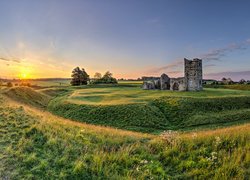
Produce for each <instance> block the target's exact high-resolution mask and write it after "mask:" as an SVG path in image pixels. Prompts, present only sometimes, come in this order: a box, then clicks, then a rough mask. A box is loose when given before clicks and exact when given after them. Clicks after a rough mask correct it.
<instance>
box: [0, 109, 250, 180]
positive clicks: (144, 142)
mask: <svg viewBox="0 0 250 180" xmlns="http://www.w3.org/2000/svg"><path fill="white" fill-rule="evenodd" d="M0 126H1V128H0V129H1V133H0V135H1V144H0V147H1V148H0V151H1V153H0V154H1V156H0V157H1V158H0V178H5V179H6V178H7V179H8V178H10V179H212V178H214V179H249V177H250V169H249V167H250V148H249V147H250V125H249V124H246V125H241V126H236V127H231V128H224V129H218V130H213V131H200V132H191V133H176V132H165V133H163V134H162V135H161V136H159V137H156V136H151V135H147V134H140V133H132V132H127V131H120V130H115V129H111V128H104V127H98V126H90V125H85V124H81V123H77V122H73V121H68V120H65V119H62V118H58V117H56V116H53V115H51V114H49V113H47V112H42V111H39V110H34V109H32V108H27V107H26V106H24V107H20V106H17V107H8V106H1V107H0Z"/></svg>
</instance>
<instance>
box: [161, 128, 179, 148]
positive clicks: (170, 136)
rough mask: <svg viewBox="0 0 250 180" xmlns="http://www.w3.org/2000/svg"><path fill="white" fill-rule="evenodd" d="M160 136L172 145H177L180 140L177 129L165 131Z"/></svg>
mask: <svg viewBox="0 0 250 180" xmlns="http://www.w3.org/2000/svg"><path fill="white" fill-rule="evenodd" d="M160 137H161V138H162V139H163V140H164V141H166V142H168V143H169V144H170V145H176V144H177V143H178V140H179V133H178V132H177V131H171V130H168V131H163V133H162V134H161V135H160Z"/></svg>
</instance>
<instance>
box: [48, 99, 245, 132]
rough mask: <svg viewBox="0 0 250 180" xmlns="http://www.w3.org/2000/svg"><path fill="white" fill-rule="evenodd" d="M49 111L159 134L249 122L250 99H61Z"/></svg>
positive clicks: (50, 104)
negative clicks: (96, 102)
mask: <svg viewBox="0 0 250 180" xmlns="http://www.w3.org/2000/svg"><path fill="white" fill-rule="evenodd" d="M48 109H49V110H50V111H51V112H53V113H55V114H57V115H60V116H63V117H65V118H70V119H73V120H77V121H81V122H87V123H91V124H99V125H107V126H113V127H117V128H121V129H128V130H135V131H141V132H151V133H158V132H160V131H163V130H165V129H190V128H191V129H192V128H199V127H205V126H209V125H212V126H214V125H217V126H223V125H227V123H228V124H234V123H238V122H247V121H250V96H238V97H224V98H191V97H166V98H160V99H157V100H154V101H151V102H149V103H147V104H123V105H119V104H118V105H96V106H95V105H87V104H73V103H70V102H68V101H65V97H63V96H62V97H59V98H56V99H54V100H52V101H51V102H50V103H49V106H48Z"/></svg>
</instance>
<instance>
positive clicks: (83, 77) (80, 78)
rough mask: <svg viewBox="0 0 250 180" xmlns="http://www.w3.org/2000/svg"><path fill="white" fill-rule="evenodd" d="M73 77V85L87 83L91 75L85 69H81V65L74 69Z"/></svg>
mask: <svg viewBox="0 0 250 180" xmlns="http://www.w3.org/2000/svg"><path fill="white" fill-rule="evenodd" d="M71 77H72V80H71V82H70V84H71V85H72V86H79V85H87V84H88V81H89V75H88V74H87V72H86V71H85V69H83V68H82V69H80V68H79V67H76V68H75V69H73V71H72V75H71Z"/></svg>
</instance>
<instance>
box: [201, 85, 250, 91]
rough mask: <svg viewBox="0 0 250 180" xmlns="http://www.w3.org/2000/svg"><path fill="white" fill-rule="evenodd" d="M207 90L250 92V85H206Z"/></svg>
mask: <svg viewBox="0 0 250 180" xmlns="http://www.w3.org/2000/svg"><path fill="white" fill-rule="evenodd" d="M205 87H207V88H219V89H235V90H248V91H250V84H232V85H211V84H209V85H205Z"/></svg>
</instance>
